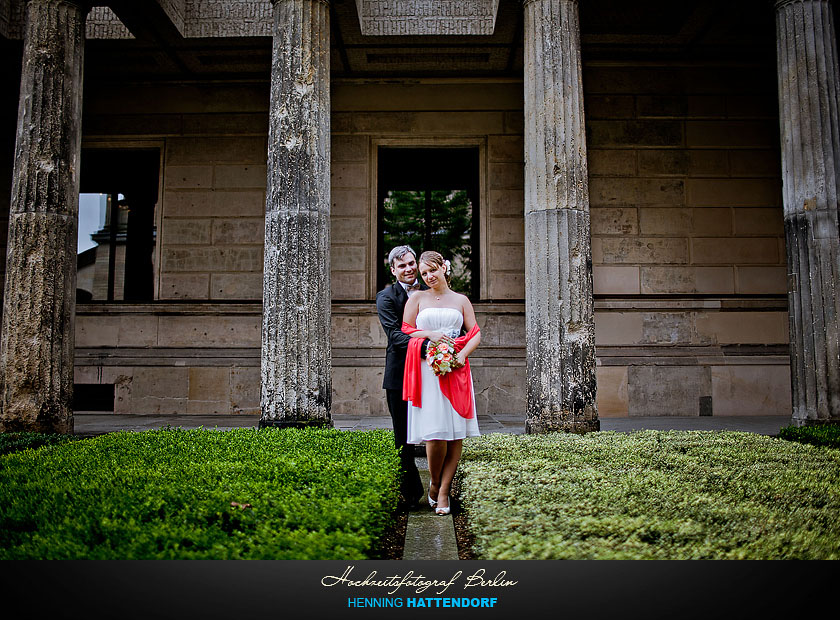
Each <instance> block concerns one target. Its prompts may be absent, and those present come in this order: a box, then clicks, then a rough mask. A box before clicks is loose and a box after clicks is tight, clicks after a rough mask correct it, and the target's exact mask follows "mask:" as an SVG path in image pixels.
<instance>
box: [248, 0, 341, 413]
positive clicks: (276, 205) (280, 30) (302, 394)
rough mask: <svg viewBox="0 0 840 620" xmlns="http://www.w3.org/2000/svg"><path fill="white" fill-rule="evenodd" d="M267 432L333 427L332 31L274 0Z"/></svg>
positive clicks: (307, 3) (319, 11) (301, 4)
mask: <svg viewBox="0 0 840 620" xmlns="http://www.w3.org/2000/svg"><path fill="white" fill-rule="evenodd" d="M273 2H274V50H273V54H272V61H271V99H270V109H269V130H268V131H269V133H268V189H267V195H266V213H265V262H264V272H263V326H262V395H261V406H262V415H261V418H260V426H261V427H264V426H277V427H286V426H307V425H328V424H330V423H331V422H330V403H331V399H332V394H331V390H332V380H331V351H330V64H329V56H330V54H329V46H330V27H329V6H328V3H327V2H324V1H319V0H273Z"/></svg>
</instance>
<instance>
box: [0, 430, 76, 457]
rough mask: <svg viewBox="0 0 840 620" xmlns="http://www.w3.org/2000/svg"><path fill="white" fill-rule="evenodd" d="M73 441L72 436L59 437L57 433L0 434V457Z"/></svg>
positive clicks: (21, 432)
mask: <svg viewBox="0 0 840 620" xmlns="http://www.w3.org/2000/svg"><path fill="white" fill-rule="evenodd" d="M73 439H75V437H73V435H59V434H57V433H30V432H26V431H20V432H14V433H0V455H2V454H11V453H12V452H20V451H21V450H27V449H30V448H40V447H41V446H48V445H52V444H56V443H62V442H65V441H72V440H73Z"/></svg>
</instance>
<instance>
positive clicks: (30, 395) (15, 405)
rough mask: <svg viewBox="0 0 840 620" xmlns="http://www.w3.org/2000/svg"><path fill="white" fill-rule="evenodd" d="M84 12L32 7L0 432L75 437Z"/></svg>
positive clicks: (50, 1) (63, 4)
mask: <svg viewBox="0 0 840 620" xmlns="http://www.w3.org/2000/svg"><path fill="white" fill-rule="evenodd" d="M84 5H86V3H85V2H79V1H75V0H29V1H28V2H27V5H26V31H25V37H24V45H23V72H22V77H21V87H20V104H19V107H18V126H17V142H16V145H15V161H14V177H13V180H12V202H11V209H10V213H9V242H8V249H7V268H6V282H5V293H4V298H3V334H2V339H1V340H0V366H1V367H2V401H0V402H1V403H2V404H1V405H0V406H2V413H0V431H11V430H30V431H40V432H61V433H71V432H73V411H72V408H71V406H72V399H73V345H74V333H73V328H74V319H73V313H74V311H75V294H76V237H77V234H78V232H77V228H78V224H77V218H78V210H79V148H80V140H81V123H82V63H83V50H84V19H85V14H86V10H87V7H86V6H84Z"/></svg>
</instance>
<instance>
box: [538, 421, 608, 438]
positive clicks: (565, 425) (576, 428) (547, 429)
mask: <svg viewBox="0 0 840 620" xmlns="http://www.w3.org/2000/svg"><path fill="white" fill-rule="evenodd" d="M600 430H601V422H600V420H597V419H596V420H570V421H568V422H556V423H546V422H543V421H541V420H526V421H525V433H526V434H527V435H540V434H543V433H576V434H578V435H583V434H585V433H595V432H598V431H600Z"/></svg>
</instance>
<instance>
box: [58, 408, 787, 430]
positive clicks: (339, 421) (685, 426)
mask: <svg viewBox="0 0 840 620" xmlns="http://www.w3.org/2000/svg"><path fill="white" fill-rule="evenodd" d="M74 419H75V430H76V434H78V435H101V434H103V433H110V432H114V431H146V430H150V429H153V428H163V427H165V426H174V427H178V426H180V427H183V428H198V427H200V426H203V427H204V428H219V429H229V428H256V427H257V425H258V424H259V416H255V415H122V414H121V415H117V414H113V413H77V414H76V415H75V416H74ZM332 419H333V425H334V426H335V427H336V428H338V429H340V430H357V431H358V430H369V429H373V428H391V418H390V417H389V416H353V415H341V414H336V415H333V417H332ZM789 424H790V416H727V417H715V416H709V417H676V416H674V417H660V416H655V417H633V418H601V430H602V431H618V432H630V431H636V430H645V429H650V430H680V431H689V430H704V431H712V430H720V431H745V432H749V433H758V434H760V435H777V434H778V433H779V429H781V428H782V427H784V426H788V425H789ZM478 426H479V428H480V429H481V432H482V433H513V434H522V433H524V432H525V421H524V416H522V415H521V414H495V415H480V416H478Z"/></svg>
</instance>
